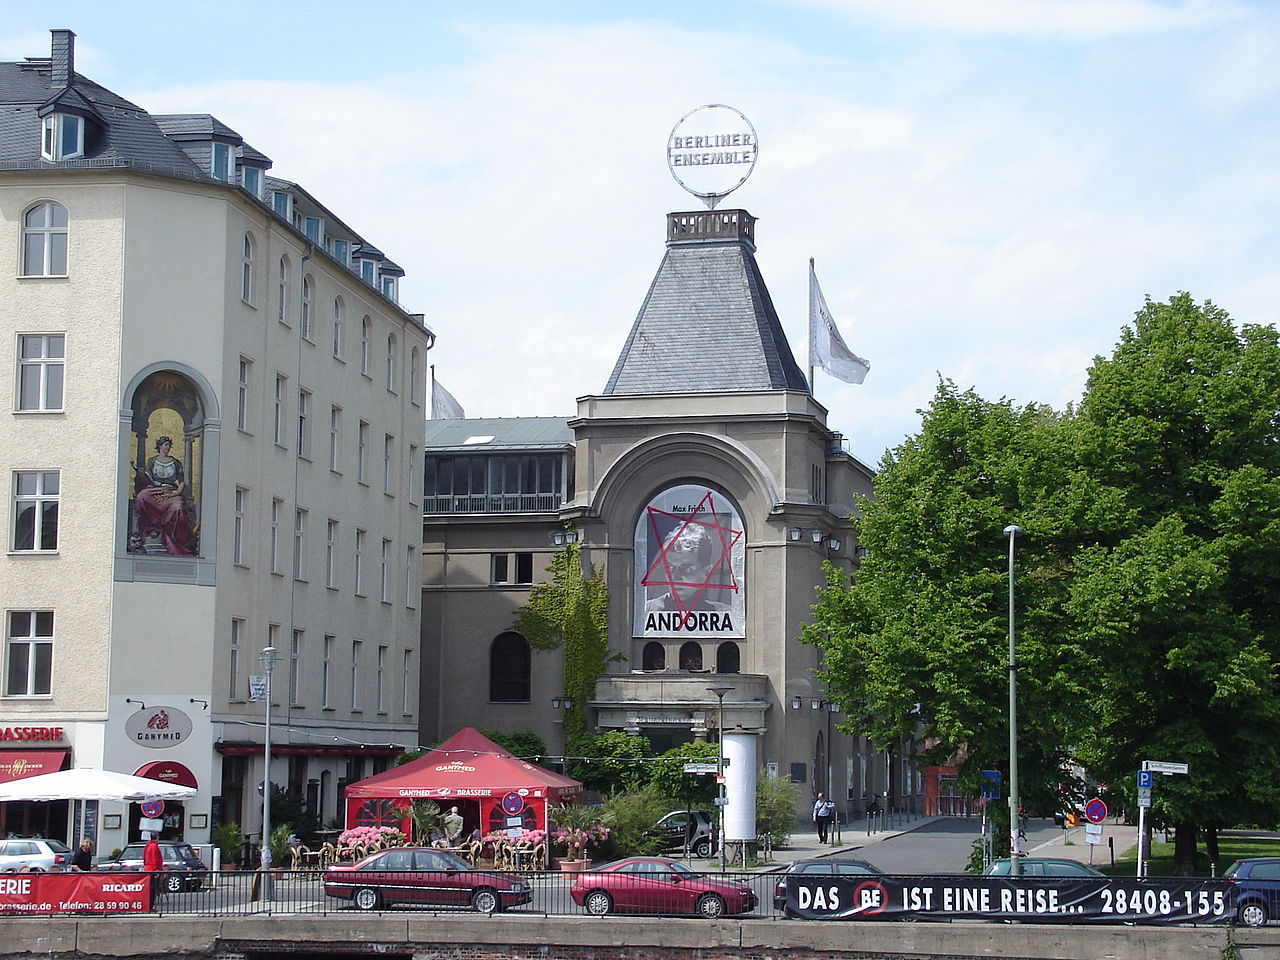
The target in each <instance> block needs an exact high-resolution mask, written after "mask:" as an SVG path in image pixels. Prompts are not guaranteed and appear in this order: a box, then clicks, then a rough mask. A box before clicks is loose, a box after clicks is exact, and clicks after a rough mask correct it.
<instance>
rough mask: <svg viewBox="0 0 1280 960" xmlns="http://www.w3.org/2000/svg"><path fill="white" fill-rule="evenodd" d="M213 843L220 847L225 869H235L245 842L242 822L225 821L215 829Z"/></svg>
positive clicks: (219, 851)
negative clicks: (241, 829) (241, 827)
mask: <svg viewBox="0 0 1280 960" xmlns="http://www.w3.org/2000/svg"><path fill="white" fill-rule="evenodd" d="M212 840H213V845H214V846H215V847H217V848H218V854H219V856H220V858H221V860H222V869H223V870H235V869H236V866H237V864H238V860H239V857H240V847H241V845H242V844H243V843H244V834H243V833H241V832H240V824H238V823H224V824H221V825H220V826H217V827H215V828H214V830H213V837H212Z"/></svg>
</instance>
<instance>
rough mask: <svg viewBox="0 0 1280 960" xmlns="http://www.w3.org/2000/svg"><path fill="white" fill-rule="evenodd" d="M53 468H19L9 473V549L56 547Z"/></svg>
mask: <svg viewBox="0 0 1280 960" xmlns="http://www.w3.org/2000/svg"><path fill="white" fill-rule="evenodd" d="M60 480H61V477H60V475H59V472H58V471H57V470H19V471H17V472H15V473H14V475H13V540H12V543H13V549H14V550H33V551H34V550H57V549H58V496H59V494H58V491H59V485H60Z"/></svg>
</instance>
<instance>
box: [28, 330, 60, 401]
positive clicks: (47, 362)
mask: <svg viewBox="0 0 1280 960" xmlns="http://www.w3.org/2000/svg"><path fill="white" fill-rule="evenodd" d="M18 341H19V344H18V409H19V410H61V409H62V378H63V363H64V361H65V359H66V351H65V346H66V341H65V338H64V335H63V334H61V333H34V334H23V335H22V336H21V337H19V338H18Z"/></svg>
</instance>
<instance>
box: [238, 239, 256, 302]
mask: <svg viewBox="0 0 1280 960" xmlns="http://www.w3.org/2000/svg"><path fill="white" fill-rule="evenodd" d="M240 299H241V300H243V301H244V302H245V303H252V302H253V241H252V240H251V239H249V235H248V234H247V233H246V234H245V235H244V255H243V258H242V259H241V261H240Z"/></svg>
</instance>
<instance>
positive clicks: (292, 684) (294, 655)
mask: <svg viewBox="0 0 1280 960" xmlns="http://www.w3.org/2000/svg"><path fill="white" fill-rule="evenodd" d="M301 675H302V631H301V630H295V631H293V636H292V637H290V639H289V706H291V707H296V706H298V704H299V703H300V702H301V701H300V700H299V699H298V694H299V686H298V680H299V678H300V677H301Z"/></svg>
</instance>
